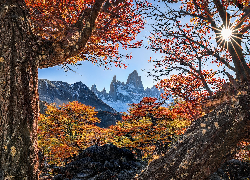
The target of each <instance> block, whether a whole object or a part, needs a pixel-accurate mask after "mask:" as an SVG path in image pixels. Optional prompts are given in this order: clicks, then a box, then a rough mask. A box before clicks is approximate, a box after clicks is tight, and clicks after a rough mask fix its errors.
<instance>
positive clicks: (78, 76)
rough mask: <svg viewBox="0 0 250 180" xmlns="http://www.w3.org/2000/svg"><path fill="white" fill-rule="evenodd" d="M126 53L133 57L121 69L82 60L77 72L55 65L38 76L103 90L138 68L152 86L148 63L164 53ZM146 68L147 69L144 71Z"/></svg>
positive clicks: (142, 77)
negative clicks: (125, 66) (148, 73)
mask: <svg viewBox="0 0 250 180" xmlns="http://www.w3.org/2000/svg"><path fill="white" fill-rule="evenodd" d="M173 6H175V7H179V6H180V4H178V3H176V4H173ZM149 31H150V29H149V26H146V28H145V29H144V30H143V31H142V32H141V33H140V34H139V35H138V36H137V39H138V40H141V39H142V38H144V37H145V36H146V35H149ZM144 45H145V46H147V45H148V43H147V39H145V38H144ZM123 52H124V54H126V53H128V54H129V53H130V52H132V56H133V58H132V59H129V60H125V63H126V65H127V66H128V67H127V68H126V69H121V68H119V67H115V66H113V67H112V68H111V70H104V67H98V66H96V65H94V64H92V63H91V62H89V61H82V62H81V64H82V65H81V66H77V67H72V66H69V67H72V69H73V70H74V71H76V72H72V71H68V72H64V70H63V69H62V68H61V67H60V66H54V67H50V68H44V69H39V70H38V78H39V79H48V80H50V81H63V82H68V83H70V84H72V83H75V82H79V81H81V82H82V83H84V84H86V85H87V86H88V87H89V88H91V86H92V85H93V84H95V85H96V87H97V89H98V90H102V89H103V88H104V87H105V89H106V90H107V91H109V86H110V83H111V81H112V79H113V77H114V75H116V79H117V80H119V81H121V82H126V81H127V77H128V75H129V74H130V73H132V72H133V71H134V70H137V72H138V74H139V76H141V79H142V83H143V86H144V88H147V87H150V88H151V87H152V86H153V85H155V84H156V82H154V81H153V78H152V77H147V72H148V71H150V70H151V69H152V68H153V63H148V60H149V58H150V57H152V58H153V59H160V57H161V56H162V54H159V53H154V52H152V51H151V50H147V49H146V48H144V47H142V48H137V49H135V48H134V49H132V48H131V49H128V50H127V51H126V50H121V53H123ZM142 69H145V71H142Z"/></svg>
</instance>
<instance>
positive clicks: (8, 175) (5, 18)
mask: <svg viewBox="0 0 250 180" xmlns="http://www.w3.org/2000/svg"><path fill="white" fill-rule="evenodd" d="M0 5H1V11H0V12H1V14H0V81H1V82H0V92H1V93H0V127H1V132H0V140H1V151H0V153H1V154H0V155H1V156H0V157H1V160H0V161H1V163H0V166H1V170H2V179H38V172H37V167H38V156H37V150H38V149H37V119H38V91H37V88H38V87H37V86H38V59H37V57H36V55H35V54H34V53H33V52H34V51H33V50H32V49H34V48H36V40H37V39H36V38H35V37H34V36H33V35H32V32H31V29H30V27H29V25H28V22H27V20H26V19H25V17H26V13H27V12H26V11H25V10H24V9H22V8H21V7H22V5H23V4H22V3H18V1H12V0H8V1H5V2H2V3H1V4H0ZM27 177H29V178H27Z"/></svg>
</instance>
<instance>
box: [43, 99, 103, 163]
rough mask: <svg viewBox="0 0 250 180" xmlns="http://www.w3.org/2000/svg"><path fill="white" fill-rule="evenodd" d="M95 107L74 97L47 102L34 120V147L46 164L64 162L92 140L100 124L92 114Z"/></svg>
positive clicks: (95, 136)
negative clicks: (35, 145) (43, 109)
mask: <svg viewBox="0 0 250 180" xmlns="http://www.w3.org/2000/svg"><path fill="white" fill-rule="evenodd" d="M94 109H95V108H93V107H91V106H86V105H84V104H81V103H78V102H77V101H73V102H69V103H68V104H63V105H60V106H59V108H57V107H56V106H55V104H50V105H47V108H46V112H45V114H40V118H39V121H38V147H39V148H40V149H41V150H42V152H43V154H44V156H45V158H46V160H47V161H48V163H49V164H56V165H57V166H62V165H65V160H66V159H67V158H68V159H70V157H71V156H73V155H78V153H79V151H80V150H82V149H85V148H87V147H89V146H91V145H94V144H95V140H96V139H97V138H99V137H98V134H99V133H98V132H100V131H101V130H102V128H100V127H98V126H96V125H95V124H96V123H98V122H100V120H99V119H98V118H96V117H95V115H96V114H97V112H95V111H94Z"/></svg>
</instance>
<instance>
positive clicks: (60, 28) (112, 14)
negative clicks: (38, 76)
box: [25, 0, 144, 68]
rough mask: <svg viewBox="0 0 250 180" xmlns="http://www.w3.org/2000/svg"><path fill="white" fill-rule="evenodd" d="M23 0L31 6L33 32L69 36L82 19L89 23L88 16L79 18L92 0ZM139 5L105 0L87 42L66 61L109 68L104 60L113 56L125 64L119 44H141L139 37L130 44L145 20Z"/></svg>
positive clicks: (47, 35)
mask: <svg viewBox="0 0 250 180" xmlns="http://www.w3.org/2000/svg"><path fill="white" fill-rule="evenodd" d="M25 2H26V5H27V7H29V8H30V14H31V17H32V20H33V25H34V32H35V33H36V34H37V35H39V36H41V37H43V38H46V39H52V40H54V41H60V40H62V39H64V38H65V35H66V34H67V37H68V36H69V35H70V33H71V32H74V31H75V29H74V28H77V27H78V25H79V23H83V26H84V27H85V26H87V24H88V23H89V22H87V20H85V19H84V18H83V20H82V21H81V22H78V20H79V17H80V16H81V15H85V16H87V15H88V13H90V12H91V8H92V7H93V4H94V3H95V0H66V1H62V0H60V1H58V0H54V1H50V0H36V1H35V0H26V1H25ZM139 7H140V5H139V4H138V8H139ZM138 8H136V7H135V6H134V4H132V3H131V2H130V1H129V0H126V1H120V2H119V1H112V3H111V4H110V5H108V7H107V6H106V4H104V6H103V8H102V10H101V11H100V13H99V16H98V17H97V20H96V22H95V28H94V30H93V32H92V35H91V36H90V38H89V40H88V43H87V44H86V46H85V47H84V48H81V52H80V53H79V54H78V55H77V56H76V57H68V59H67V62H66V63H73V64H74V63H76V62H77V61H82V60H86V59H88V60H91V61H92V62H95V63H97V64H99V65H104V67H105V68H108V66H107V63H108V62H109V63H110V62H111V60H113V62H117V63H118V66H119V67H122V66H124V68H126V66H125V64H123V63H121V61H119V59H120V58H121V57H123V55H121V54H119V50H118V46H119V44H122V45H123V47H131V48H134V47H139V46H141V45H142V43H141V41H136V42H134V43H133V45H130V43H131V42H132V41H134V40H135V37H136V35H137V34H138V33H139V32H140V31H141V29H143V28H144V20H143V18H142V16H141V15H140V14H139V13H138V12H137V9H138ZM85 16H84V17H85ZM81 30H82V29H78V31H81ZM76 39H77V38H76ZM114 59H116V60H114Z"/></svg>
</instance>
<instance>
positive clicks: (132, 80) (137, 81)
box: [126, 70, 144, 89]
mask: <svg viewBox="0 0 250 180" xmlns="http://www.w3.org/2000/svg"><path fill="white" fill-rule="evenodd" d="M126 84H127V85H128V84H132V85H134V86H135V88H139V89H141V88H142V89H144V87H143V84H142V81H141V76H139V75H138V73H137V71H136V70H134V71H133V72H132V73H131V74H129V76H128V79H127V83H126Z"/></svg>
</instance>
